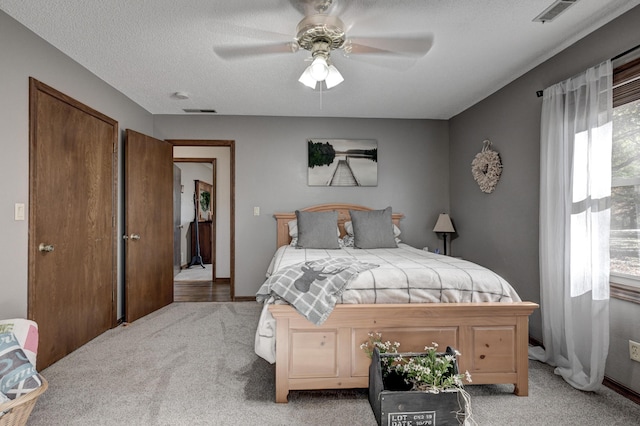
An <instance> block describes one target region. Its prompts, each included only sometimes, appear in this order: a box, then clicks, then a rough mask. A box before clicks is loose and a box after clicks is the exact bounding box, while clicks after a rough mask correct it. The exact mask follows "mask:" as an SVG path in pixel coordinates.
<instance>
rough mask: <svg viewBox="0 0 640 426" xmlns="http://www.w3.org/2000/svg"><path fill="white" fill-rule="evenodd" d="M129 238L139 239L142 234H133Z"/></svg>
mask: <svg viewBox="0 0 640 426" xmlns="http://www.w3.org/2000/svg"><path fill="white" fill-rule="evenodd" d="M129 238H131V239H132V240H139V239H140V235H138V234H131V236H130V237H129Z"/></svg>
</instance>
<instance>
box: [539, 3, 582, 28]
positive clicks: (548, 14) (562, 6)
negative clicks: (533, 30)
mask: <svg viewBox="0 0 640 426" xmlns="http://www.w3.org/2000/svg"><path fill="white" fill-rule="evenodd" d="M577 2H578V0H556V1H554V2H553V4H552V5H551V6H549V7H548V8H546V9H545V10H544V12H542V13H541V14H540V15H538V16H536V17H535V18H533V22H542V23H545V22H551V21H553V20H554V19H556V18H557V17H558V15H560V14H561V13H562V12H564V11H565V10H567V9H568V8H569V7H571V6H573V5H574V4H576V3H577Z"/></svg>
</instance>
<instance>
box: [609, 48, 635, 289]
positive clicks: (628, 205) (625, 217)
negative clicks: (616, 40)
mask: <svg viewBox="0 0 640 426" xmlns="http://www.w3.org/2000/svg"><path fill="white" fill-rule="evenodd" d="M635 56H636V59H634V60H631V61H628V60H627V61H626V63H624V64H622V65H619V66H616V67H615V68H614V77H613V86H614V89H613V151H612V159H611V178H612V179H611V235H610V240H609V242H610V255H611V282H612V283H615V284H618V285H614V284H612V296H614V297H619V296H621V295H620V294H618V293H619V292H620V291H621V292H622V293H624V294H623V295H622V296H625V297H621V298H624V299H628V297H631V298H632V299H633V301H639V300H640V58H638V56H640V52H635ZM620 284H622V285H620ZM634 293H635V296H633V294H634Z"/></svg>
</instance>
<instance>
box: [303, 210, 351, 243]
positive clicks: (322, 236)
mask: <svg viewBox="0 0 640 426" xmlns="http://www.w3.org/2000/svg"><path fill="white" fill-rule="evenodd" d="M296 219H297V221H298V245H297V246H296V247H299V248H312V249H339V248H340V244H339V243H338V236H337V234H336V228H337V227H338V212H336V211H330V212H301V211H299V210H296Z"/></svg>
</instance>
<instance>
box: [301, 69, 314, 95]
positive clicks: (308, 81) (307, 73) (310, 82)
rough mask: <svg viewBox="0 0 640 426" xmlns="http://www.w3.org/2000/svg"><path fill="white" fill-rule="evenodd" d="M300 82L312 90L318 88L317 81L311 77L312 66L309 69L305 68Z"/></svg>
mask: <svg viewBox="0 0 640 426" xmlns="http://www.w3.org/2000/svg"><path fill="white" fill-rule="evenodd" d="M298 81H299V82H300V83H302V84H304V85H305V86H307V87H310V88H312V89H315V88H316V83H317V80H316V79H315V78H313V77H312V76H311V66H308V67H307V68H305V70H304V72H303V73H302V75H301V76H300V78H299V79H298Z"/></svg>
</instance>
